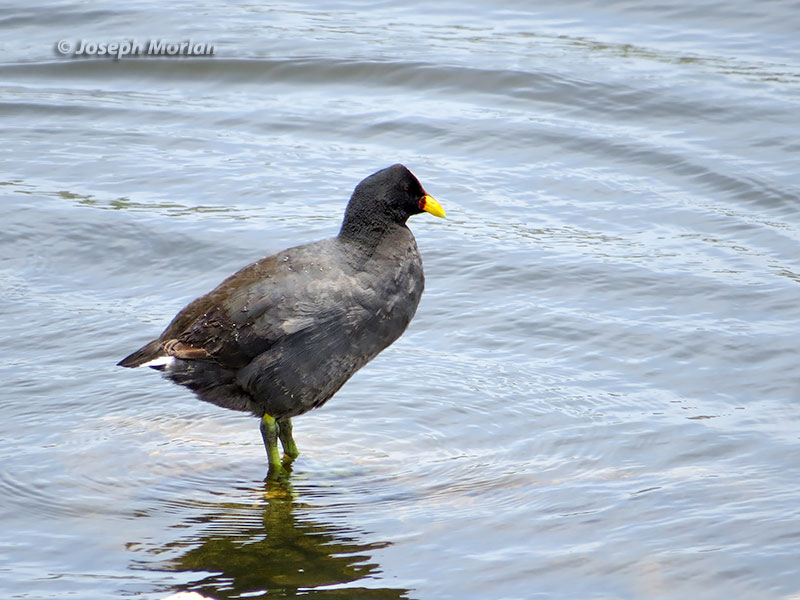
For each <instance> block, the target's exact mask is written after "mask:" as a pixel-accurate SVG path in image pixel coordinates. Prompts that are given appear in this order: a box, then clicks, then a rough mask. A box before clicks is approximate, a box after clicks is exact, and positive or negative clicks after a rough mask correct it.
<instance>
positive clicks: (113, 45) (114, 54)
mask: <svg viewBox="0 0 800 600" xmlns="http://www.w3.org/2000/svg"><path fill="white" fill-rule="evenodd" d="M73 48H74V50H73ZM56 51H57V52H58V53H59V54H64V55H71V56H99V57H108V58H114V59H117V60H118V59H120V58H125V57H128V56H213V55H214V45H213V44H207V43H204V42H194V41H192V40H185V41H182V42H170V41H169V40H148V41H147V42H144V43H139V42H137V41H136V40H124V41H120V42H90V41H88V40H78V43H77V45H75V46H73V44H72V43H71V42H69V41H67V40H61V41H60V42H58V43H57V44H56Z"/></svg>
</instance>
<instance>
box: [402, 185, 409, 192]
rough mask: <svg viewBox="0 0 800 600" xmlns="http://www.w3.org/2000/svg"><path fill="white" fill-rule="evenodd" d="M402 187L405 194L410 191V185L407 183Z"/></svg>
mask: <svg viewBox="0 0 800 600" xmlns="http://www.w3.org/2000/svg"><path fill="white" fill-rule="evenodd" d="M402 187H403V191H404V192H407V191H408V184H407V183H404V184H403V186H402Z"/></svg>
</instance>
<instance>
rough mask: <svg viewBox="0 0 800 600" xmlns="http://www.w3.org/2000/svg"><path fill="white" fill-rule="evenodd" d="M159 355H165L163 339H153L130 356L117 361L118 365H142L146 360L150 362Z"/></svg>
mask: <svg viewBox="0 0 800 600" xmlns="http://www.w3.org/2000/svg"><path fill="white" fill-rule="evenodd" d="M159 356H165V354H164V350H162V348H161V340H153V341H152V342H150V343H149V344H146V345H145V346H142V347H141V348H139V349H138V350H137V351H136V352H134V353H133V354H131V355H130V356H126V357H125V358H123V359H122V360H121V361H119V362H118V363H117V366H118V367H128V368H129V369H133V368H134V367H140V366H142V365H143V364H144V363H146V362H150V361H151V360H153V359H156V358H158V357H159Z"/></svg>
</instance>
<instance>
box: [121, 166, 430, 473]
mask: <svg viewBox="0 0 800 600" xmlns="http://www.w3.org/2000/svg"><path fill="white" fill-rule="evenodd" d="M423 212H427V213H430V214H431V215H434V216H437V217H442V218H444V217H445V211H444V209H443V208H442V206H441V205H440V204H439V202H438V201H436V200H435V199H434V198H433V197H432V196H430V195H429V194H428V193H427V192H426V191H425V190H424V189H423V187H422V185H421V184H420V182H419V180H418V179H417V178H416V176H415V175H414V174H413V173H412V172H411V171H410V170H409V169H408V168H406V167H405V166H404V165H402V164H395V165H392V166H390V167H387V168H385V169H381V170H379V171H377V172H375V173H373V174H372V175H369V176H368V177H366V178H365V179H364V180H362V181H361V182H360V183H359V184H358V185H357V186H356V187H355V190H354V191H353V193H352V195H351V197H350V200H349V202H348V203H347V207H346V209H345V212H344V218H343V220H342V225H341V228H340V229H339V233H338V235H336V236H334V237H330V238H326V239H322V240H319V241H315V242H311V243H307V244H303V245H300V246H295V247H292V248H289V249H287V250H283V251H282V252H278V253H277V254H273V255H270V256H267V257H265V258H261V259H260V260H257V261H256V262H254V263H251V264H249V265H247V266H246V267H244V268H242V269H241V270H239V271H237V272H236V273H234V274H233V275H231V276H229V277H228V278H227V279H225V280H224V281H223V282H222V283H220V284H219V285H218V286H217V287H216V288H214V289H213V290H211V291H210V292H209V293H207V294H205V295H203V296H200V297H199V298H197V299H195V300H194V301H192V302H190V303H189V304H188V305H187V306H186V307H185V308H183V309H182V310H181V311H180V312H179V313H178V314H177V315H176V316H175V317H174V318H173V319H172V321H171V322H170V323H169V325H167V327H166V328H165V329H164V331H163V332H162V333H161V335H159V336H158V337H157V338H156V339H154V340H152V341H150V342H148V343H147V344H145V345H144V346H142V347H141V348H140V349H138V350H136V351H135V352H133V353H132V354H130V355H129V356H127V357H125V358H124V359H122V360H121V361H119V363H117V364H118V366H121V367H129V368H135V367H145V366H146V367H152V368H154V369H157V370H159V371H161V372H162V373H163V374H164V375H165V376H166V377H167V378H169V379H171V380H172V381H173V382H175V383H177V384H179V385H182V386H185V387H186V388H188V389H190V390H191V391H192V392H194V394H195V395H196V396H197V397H198V398H199V399H201V400H203V401H206V402H210V403H212V404H215V405H217V406H221V407H224V408H229V409H233V410H238V411H243V412H249V413H251V414H252V415H254V416H255V417H258V418H259V419H260V431H261V436H262V440H263V442H264V447H265V450H266V453H267V462H268V473H267V479H285V478H286V477H288V474H289V471H290V470H291V463H292V461H294V460H295V459H296V458H297V457H298V456H299V451H298V449H297V444H296V443H295V441H294V437H293V434H292V418H294V417H296V416H299V415H302V414H304V413H306V412H308V411H310V410H312V409H314V408H318V407H320V406H322V405H323V404H325V402H327V401H328V400H329V399H330V398H331V397H332V396H333V395H334V394H335V393H336V392H337V391H338V390H339V389H340V388H341V387H342V386H343V385H344V384H345V383H346V382H347V380H348V379H350V377H352V375H353V374H354V373H355V372H356V371H358V370H359V369H360V368H361V367H363V366H364V365H366V364H367V363H368V362H369V361H371V360H372V359H373V358H375V357H376V356H377V355H378V354H379V353H380V352H381V351H382V350H384V349H385V348H387V347H388V346H389V345H390V344H392V343H393V342H394V341H395V340H397V339H398V338H399V337H400V336H401V335H402V333H403V332H404V331H405V329H406V327H408V324H409V323H410V321H411V319H412V318H413V317H414V314H415V313H416V310H417V305H418V304H419V301H420V298H421V296H422V292H423V288H424V285H425V277H424V273H423V269H422V258H421V257H420V253H419V249H418V248H417V243H416V240H415V239H414V235H413V234H412V233H411V231H410V230H409V228H408V226H407V225H406V221H407V219H408V218H409V217H411V216H412V215H416V214H421V213H423ZM278 441H280V443H281V446H282V448H283V457H281V454H280V451H279V449H278Z"/></svg>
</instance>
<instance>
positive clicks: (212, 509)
mask: <svg viewBox="0 0 800 600" xmlns="http://www.w3.org/2000/svg"><path fill="white" fill-rule="evenodd" d="M248 500H249V501H242V502H224V503H219V504H204V505H203V506H202V508H203V511H204V513H203V514H202V515H195V516H193V517H191V518H189V519H186V520H185V521H184V522H183V523H181V524H180V525H179V527H180V528H191V529H199V531H198V532H197V533H194V534H190V535H188V536H186V537H184V538H182V539H178V540H176V541H174V542H170V543H168V544H165V545H164V546H162V547H160V548H159V547H154V548H153V547H151V548H150V549H149V550H150V551H149V552H148V554H150V555H152V556H159V557H160V558H161V557H163V554H165V553H168V554H172V555H177V556H175V557H174V558H170V559H167V560H163V559H161V560H158V562H156V563H154V562H151V561H148V560H144V561H137V564H135V565H134V566H135V568H137V569H145V570H160V571H161V570H163V571H168V572H173V573H182V574H189V575H190V577H189V579H190V583H186V584H183V585H178V586H175V587H173V588H172V589H171V590H168V591H167V592H166V593H165V595H167V594H168V593H170V592H180V591H194V592H198V593H200V594H202V595H204V596H209V597H211V598H215V599H217V600H223V599H227V598H241V597H243V596H246V597H258V596H261V595H265V596H266V595H268V596H269V597H270V598H295V597H296V596H297V595H298V594H302V595H303V596H304V597H308V598H325V599H335V598H348V599H358V598H370V599H387V600H388V599H401V598H409V597H410V596H409V593H410V590H407V589H401V588H391V589H390V588H381V587H367V586H366V585H364V583H366V582H367V581H370V582H372V583H373V584H374V583H377V582H378V577H379V574H380V573H381V569H380V566H379V565H378V564H377V563H375V562H374V561H373V560H372V556H371V554H372V553H373V552H374V551H376V550H380V549H382V548H385V547H387V546H388V545H389V544H388V543H387V542H377V543H375V542H373V543H368V542H363V541H359V538H363V537H364V534H363V533H362V532H359V531H357V530H354V529H352V528H349V527H346V526H342V525H335V524H331V523H326V522H323V521H322V520H319V519H317V518H315V514H318V513H320V512H321V511H322V510H324V509H321V508H320V507H318V506H312V505H310V504H307V503H305V502H302V501H301V500H300V499H299V494H298V492H297V491H296V490H295V489H293V487H292V486H291V485H290V484H285V483H279V482H266V483H264V487H263V489H257V490H252V491H251V490H248ZM193 573H196V574H197V575H198V576H199V577H200V578H198V579H194V580H192V577H191V574H193ZM359 582H361V583H362V585H359Z"/></svg>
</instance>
